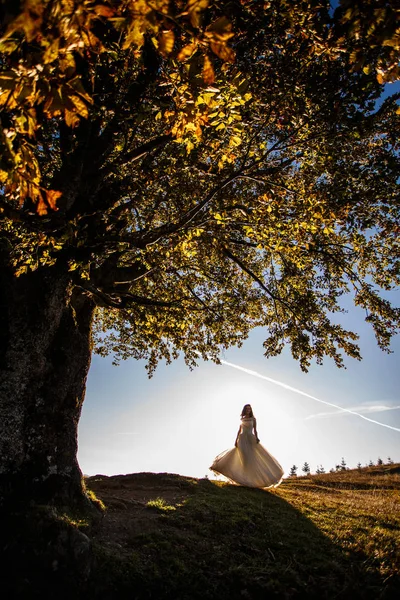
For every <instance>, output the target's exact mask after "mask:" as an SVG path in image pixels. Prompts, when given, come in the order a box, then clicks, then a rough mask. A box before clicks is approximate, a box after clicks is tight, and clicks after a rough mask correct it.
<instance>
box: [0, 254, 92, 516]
mask: <svg viewBox="0 0 400 600" xmlns="http://www.w3.org/2000/svg"><path fill="white" fill-rule="evenodd" d="M0 259H1V257H0ZM93 311H94V304H93V301H92V300H91V299H90V298H89V297H88V296H87V295H85V294H84V293H83V292H80V291H76V290H74V289H73V286H72V283H71V281H70V277H69V274H68V272H67V270H66V269H63V268H61V267H60V266H58V265H56V266H53V267H49V268H43V267H42V268H39V269H38V270H37V271H34V272H31V273H28V274H26V275H22V276H20V277H18V278H16V277H14V276H13V275H12V272H11V269H10V268H9V267H8V266H7V264H6V263H5V261H4V260H3V261H2V262H0V503H2V504H3V505H9V504H10V503H12V505H13V506H14V507H15V504H16V503H17V504H21V503H31V504H32V502H33V503H40V504H53V505H56V506H57V505H58V506H68V507H69V508H74V507H75V508H83V507H84V506H86V507H88V506H89V502H88V500H87V497H86V494H85V492H84V485H83V481H82V473H81V471H80V468H79V466H78V462H77V458H76V453H77V427H78V421H79V417H80V413H81V407H82V402H83V399H84V393H85V385H86V378H87V374H88V370H89V366H90V359H91V324H92V317H93Z"/></svg>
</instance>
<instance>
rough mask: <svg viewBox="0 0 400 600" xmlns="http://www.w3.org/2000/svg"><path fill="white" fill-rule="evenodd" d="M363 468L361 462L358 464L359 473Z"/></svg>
mask: <svg viewBox="0 0 400 600" xmlns="http://www.w3.org/2000/svg"><path fill="white" fill-rule="evenodd" d="M361 468H362V467H361V463H360V462H359V463H358V464H357V469H358V470H359V471H361Z"/></svg>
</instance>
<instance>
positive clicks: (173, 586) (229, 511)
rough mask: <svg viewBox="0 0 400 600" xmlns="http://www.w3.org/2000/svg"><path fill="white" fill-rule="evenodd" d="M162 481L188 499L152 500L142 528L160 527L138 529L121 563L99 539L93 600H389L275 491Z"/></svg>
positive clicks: (376, 579) (360, 565)
mask: <svg viewBox="0 0 400 600" xmlns="http://www.w3.org/2000/svg"><path fill="white" fill-rule="evenodd" d="M133 477H134V476H133ZM159 477H162V475H160V476H159ZM165 477H166V475H165ZM167 477H168V480H166V481H165V483H167V482H168V485H169V486H170V487H171V486H172V487H173V485H174V483H175V485H176V486H179V487H180V489H182V486H183V487H184V488H185V490H186V497H185V498H184V499H183V500H182V501H181V502H178V503H177V504H175V505H171V503H169V502H168V501H166V500H164V499H163V498H162V493H161V494H160V493H159V492H157V494H154V495H153V499H152V502H150V503H149V504H148V507H147V508H145V509H143V511H142V517H141V518H143V519H146V513H147V514H148V513H149V512H151V513H152V516H153V517H154V512H156V513H157V515H156V525H155V526H154V528H153V530H151V531H146V532H145V533H143V534H141V533H138V532H137V528H136V531H135V532H132V536H131V537H129V535H128V536H127V537H126V538H125V547H124V550H123V553H120V552H118V550H117V549H116V547H115V546H109V547H107V545H105V544H104V543H103V542H104V540H103V542H102V540H101V539H100V538H98V539H97V542H96V545H95V554H96V557H97V565H98V566H97V569H96V576H95V578H94V580H93V587H92V588H91V592H90V593H89V596H91V597H94V598H96V599H99V600H100V599H101V600H111V599H113V598H118V599H119V600H124V599H125V598H126V599H127V598H129V599H130V600H134V599H136V600H149V599H153V598H157V600H197V599H202V600H206V599H209V600H211V599H212V600H214V599H219V600H225V599H228V598H229V599H233V600H235V599H238V600H239V599H240V600H253V599H254V600H259V599H260V600H261V599H263V600H265V599H266V598H319V599H322V598H325V599H328V598H329V599H331V598H343V599H346V598H352V599H356V598H360V599H361V598H365V599H369V598H370V599H371V600H372V599H374V600H375V599H377V598H382V599H383V598H385V599H389V598H392V597H393V598H394V597H395V593H394V592H395V589H394V587H393V586H392V587H390V584H386V583H384V582H383V581H382V580H381V578H380V576H379V574H378V573H377V572H376V571H375V570H374V569H373V568H371V565H368V564H367V563H366V562H365V558H366V557H365V556H359V555H358V556H355V555H352V554H350V553H346V554H345V553H344V552H343V551H342V549H341V548H339V547H337V546H335V545H334V544H333V543H332V541H331V540H330V539H329V538H328V537H327V536H326V535H324V534H323V533H322V532H321V531H320V530H319V529H318V528H317V527H316V526H315V525H314V524H313V523H312V521H310V520H309V519H308V518H306V517H305V516H304V515H303V514H301V513H300V512H299V511H298V510H297V509H296V508H294V507H293V506H292V505H291V504H289V503H288V502H286V501H285V500H283V499H282V498H280V497H279V496H278V495H276V494H275V493H274V492H273V491H272V492H269V491H263V490H257V489H249V488H243V487H239V486H233V485H224V484H222V485H221V484H218V483H214V482H210V481H208V480H199V481H196V480H193V479H189V478H184V477H181V476H178V475H176V476H174V475H168V476H167ZM97 493H99V495H100V497H101V493H100V492H97ZM157 497H158V499H157ZM174 509H175V510H174ZM114 517H115V518H116V513H115V512H114ZM120 518H123V515H122V514H121V515H120Z"/></svg>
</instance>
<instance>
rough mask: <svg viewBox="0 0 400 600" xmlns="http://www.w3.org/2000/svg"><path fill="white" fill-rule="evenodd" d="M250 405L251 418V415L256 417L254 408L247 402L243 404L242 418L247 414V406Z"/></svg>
mask: <svg viewBox="0 0 400 600" xmlns="http://www.w3.org/2000/svg"><path fill="white" fill-rule="evenodd" d="M248 406H250V414H249V417H250V418H251V417H254V415H253V409H252V408H251V405H250V404H245V405H244V406H243V410H242V414H241V415H240V416H241V417H242V418H243V417H245V416H246V408H247V407H248Z"/></svg>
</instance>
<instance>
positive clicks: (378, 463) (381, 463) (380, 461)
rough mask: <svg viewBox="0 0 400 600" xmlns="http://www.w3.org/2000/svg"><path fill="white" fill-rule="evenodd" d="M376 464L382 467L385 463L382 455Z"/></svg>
mask: <svg viewBox="0 0 400 600" xmlns="http://www.w3.org/2000/svg"><path fill="white" fill-rule="evenodd" d="M376 464H377V465H378V466H379V467H380V466H381V465H383V460H382V459H381V457H380V456H379V458H378V460H377V461H376Z"/></svg>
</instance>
